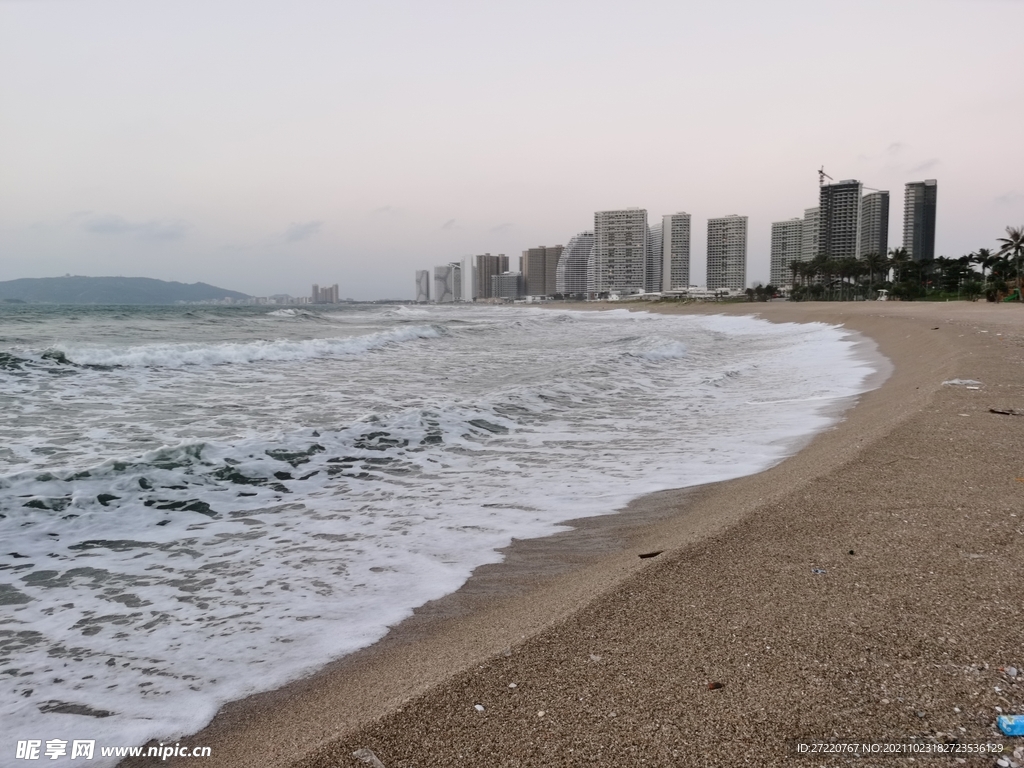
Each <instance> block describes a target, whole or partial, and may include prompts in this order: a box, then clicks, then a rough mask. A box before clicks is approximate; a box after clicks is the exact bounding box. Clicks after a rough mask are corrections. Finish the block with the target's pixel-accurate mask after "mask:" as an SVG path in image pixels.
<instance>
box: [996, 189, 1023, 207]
mask: <svg viewBox="0 0 1024 768" xmlns="http://www.w3.org/2000/svg"><path fill="white" fill-rule="evenodd" d="M1022 200H1024V194H1021V193H1020V192H1018V191H1017V190H1015V189H1014V190H1010V191H1009V192H1007V193H1005V194H1002V195H999V196H998V197H997V198H996V199H995V200H993V202H994V203H995V204H996V205H1010V204H1011V203H1017V202H1020V201H1022Z"/></svg>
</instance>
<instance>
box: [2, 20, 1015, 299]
mask: <svg viewBox="0 0 1024 768" xmlns="http://www.w3.org/2000/svg"><path fill="white" fill-rule="evenodd" d="M54 8H58V9H59V12H55V11H54ZM602 8H603V6H602ZM602 8H599V9H598V11H602ZM608 8H609V9H610V8H611V6H609V7H608ZM233 9H234V6H233V5H231V4H230V3H227V2H224V3H215V4H213V5H212V6H210V7H207V8H205V9H201V8H200V7H199V6H196V5H194V4H188V3H184V4H170V3H166V2H162V0H158V2H155V3H148V4H143V5H139V4H132V3H128V2H124V0H94V1H93V2H90V3H88V4H79V3H72V2H67V1H66V0H54V2H52V3H16V2H15V3H12V2H7V3H0V98H2V99H3V102H4V104H5V107H6V109H5V110H4V114H3V116H2V118H0V119H2V125H3V131H4V136H5V142H4V146H3V147H2V148H0V163H2V164H3V167H4V174H3V178H2V179H0V279H14V278H18V277H37V276H47V275H63V274H65V273H71V274H88V275H140V276H150V277H155V278H161V279H171V280H182V281H185V282H193V281H203V282H207V283H211V284H217V285H226V286H230V287H232V288H234V289H236V290H241V291H244V292H247V293H250V294H253V295H267V294H270V293H278V292H281V291H287V292H288V293H291V294H293V295H304V294H306V293H307V292H308V289H309V285H311V284H312V283H313V282H316V281H317V280H318V279H323V276H324V275H330V276H331V280H332V281H333V280H340V281H341V285H342V291H343V293H345V294H346V295H351V296H352V297H353V298H356V299H373V298H388V297H396V298H398V297H409V296H411V292H412V285H411V284H410V280H409V277H408V276H409V275H410V274H411V273H412V272H413V271H414V270H415V269H416V268H420V267H422V266H423V265H427V264H430V265H436V264H440V263H443V262H445V261H446V260H448V259H450V258H454V257H459V258H461V256H459V255H460V254H471V253H481V252H490V253H506V254H518V253H519V252H521V250H522V249H524V248H528V247H530V246H531V244H535V243H566V242H567V238H569V237H571V236H572V235H573V234H574V233H578V232H582V231H586V230H588V229H589V228H590V227H591V226H592V224H591V222H592V215H593V212H594V211H596V210H610V209H617V208H622V207H626V206H629V205H635V204H636V203H637V202H638V201H639V202H642V203H643V204H645V205H646V207H647V209H648V210H649V211H652V212H655V213H662V212H666V211H676V210H680V208H681V207H682V208H683V209H685V210H687V211H688V212H689V213H690V214H691V216H692V217H693V220H694V222H695V223H694V227H693V232H692V242H691V251H692V253H693V254H694V257H695V258H694V260H693V274H692V275H691V277H690V281H691V282H692V283H696V284H702V283H704V282H705V280H706V276H705V275H704V273H703V260H702V259H701V258H700V255H701V254H703V253H705V252H706V241H705V238H706V232H705V228H704V227H703V226H701V225H700V224H698V223H697V222H702V221H704V220H706V219H708V218H710V217H713V216H717V215H719V214H720V213H721V212H723V211H739V212H742V213H744V214H745V215H747V216H748V217H749V231H750V241H749V250H748V260H749V263H748V266H749V270H748V280H761V281H767V280H768V277H769V251H770V237H769V235H768V233H769V232H770V226H771V224H772V223H773V222H776V221H782V220H786V219H788V218H791V217H793V216H795V215H799V212H800V211H801V210H804V209H806V208H808V207H810V206H814V205H816V203H817V200H816V199H815V197H814V193H815V192H816V189H815V188H814V183H815V180H816V179H815V172H816V171H817V169H818V168H820V167H821V166H822V165H824V166H825V167H826V169H828V171H829V172H830V173H831V174H832V175H833V176H834V177H835V178H837V179H840V178H857V179H862V180H864V183H865V184H867V185H870V186H872V187H875V188H879V189H888V190H890V191H891V197H892V199H891V210H890V212H889V222H890V228H889V232H888V242H889V243H890V247H891V246H892V245H895V244H898V243H900V242H901V233H900V231H899V230H898V229H893V227H898V225H899V224H900V223H901V222H902V220H903V213H904V212H903V204H904V196H903V195H901V194H900V191H901V190H903V189H904V185H905V184H906V183H907V182H908V181H914V180H921V179H927V178H939V179H940V180H941V181H942V185H943V196H942V213H941V214H940V216H939V220H938V224H937V227H936V232H935V255H947V256H960V255H962V254H964V253H969V252H971V251H974V250H977V249H978V248H983V247H987V248H992V247H994V246H995V239H996V238H997V237H999V236H1000V234H1001V233H1002V232H1003V230H1004V228H1005V227H1006V226H1007V225H1013V226H1019V225H1021V224H1024V184H1022V182H1021V181H1020V179H1019V174H1017V173H1016V172H1015V169H1017V168H1020V167H1022V166H1024V147H1022V146H1021V144H1020V142H1019V141H1017V140H1016V133H1017V132H1018V126H1019V125H1020V124H1021V123H1022V121H1024V104H1021V103H1020V101H1019V100H1015V99H1012V98H1008V97H1007V94H1013V93H1016V92H1017V91H1018V90H1019V83H1018V82H1017V81H1018V80H1019V76H1018V74H1017V71H1016V69H1015V68H1014V67H1013V66H1012V65H1011V64H1010V62H1011V61H1012V57H1011V54H1010V53H1009V52H1008V51H1006V50H1003V49H1002V48H1001V47H998V46H993V45H992V44H991V41H992V39H993V35H994V34H995V33H996V31H998V30H1001V29H1012V28H1017V27H1018V26H1019V25H1020V23H1021V22H1024V4H1022V3H1020V2H1005V1H1003V0H978V1H977V2H972V3H966V2H963V1H962V0H934V1H932V2H924V0H902V1H900V2H895V3H893V2H886V3H883V2H880V1H879V0H865V2H864V3H861V4H858V5H856V6H849V5H846V6H842V5H839V6H834V5H822V4H818V3H813V2H810V0H806V1H804V0H784V2H783V3H782V4H781V5H780V4H776V5H773V6H764V5H763V4H755V3H752V2H741V1H740V0H731V2H728V3H725V4H716V5H714V6H707V7H704V6H700V7H691V6H686V7H683V6H680V5H678V4H671V3H667V2H641V3H640V4H639V6H638V7H637V8H636V12H635V13H633V14H630V15H629V16H628V17H626V18H622V17H621V14H613V13H604V12H594V11H593V10H592V9H591V8H589V7H585V6H582V5H581V4H579V3H576V2H573V1H572V0H570V1H569V2H566V3H564V4H558V5H557V6H556V7H551V6H550V5H549V4H543V5H542V4H540V3H535V2H531V1H530V0H526V1H524V2H522V3H517V4H505V5H502V4H494V5H487V6H480V7H474V6H466V5H463V4H458V3H450V2H442V3H440V4H439V5H437V6H431V7H425V6H422V5H418V4H414V3H408V2H385V3H383V4H379V5H376V6H359V7H355V8H352V7H341V6H334V5H331V4H326V3H320V2H312V1H311V0H300V2H299V3H297V4H295V5H293V6H289V7H287V8H286V7H283V6H280V5H278V4H273V3H269V2H265V1H264V0H254V2H253V3H251V4H248V5H247V6H246V12H245V13H244V14H239V13H237V12H235V10H233ZM651 19H658V20H659V23H658V24H655V25H651V23H650V20H651ZM880 19H884V23H879V20H880ZM495 29H500V30H502V36H501V41H500V43H499V44H498V45H499V50H498V51H497V54H498V55H495V54H496V51H495V41H494V34H493V30H495ZM911 30H912V34H911V33H910V31H911ZM866 40H870V41H871V46H872V49H873V50H883V49H884V50H886V51H887V55H886V56H885V57H873V58H872V57H867V58H865V57H861V58H860V59H858V60H857V61H856V63H854V59H850V60H849V63H848V64H847V63H840V64H838V65H836V66H834V67H830V68H828V70H827V71H825V70H824V69H823V68H822V67H821V66H820V56H821V50H820V46H819V45H817V44H812V43H811V41H827V44H828V45H829V46H832V47H837V48H849V49H863V47H864V45H865V42H864V41H866ZM723 46H727V47H728V48H729V49H730V50H735V51H737V52H738V53H737V55H735V56H732V57H729V58H728V59H723V57H721V55H720V54H719V52H720V50H721V49H722V47H723ZM524 47H529V48H530V50H533V51H535V52H536V55H535V56H532V57H530V58H529V60H524V59H523V58H522V57H517V56H515V55H514V52H515V51H517V50H522V49H523V48H524ZM609 49H610V50H614V51H615V52H616V53H615V55H614V56H607V55H603V54H602V51H605V50H609ZM183 50H187V51H188V52H189V54H188V57H187V59H182V57H181V55H180V52H181V51H183ZM225 52H229V53H230V55H227V56H226V55H225ZM978 52H980V53H978ZM371 61H372V62H373V64H372V66H371V65H370V64H368V62H371ZM469 61H472V62H473V65H472V66H469V65H467V63H466V62H469ZM921 61H928V62H929V66H928V67H921V66H920V62H921ZM126 62H130V66H126V65H125V63H126ZM783 82H788V83H791V84H793V85H796V84H799V86H800V87H799V88H794V89H792V90H791V91H790V92H789V95H788V97H787V99H785V100H781V99H778V98H776V97H777V94H778V87H779V84H780V83H783ZM611 88H614V89H616V92H617V93H622V94H623V98H626V97H627V95H628V98H631V99H633V100H634V102H635V103H643V104H645V105H646V107H645V109H646V112H645V116H644V119H643V120H641V121H637V120H635V119H633V118H631V117H628V116H627V115H625V114H621V115H618V114H617V115H615V116H613V117H611V118H609V119H607V120H601V121H594V120H583V119H578V120H571V119H567V120H560V121H559V120H546V121H541V120H530V119H527V117H526V116H527V115H537V114H558V115H567V116H568V115H580V116H583V115H586V114H588V112H589V110H591V109H592V105H594V104H597V103H600V102H601V99H602V98H604V95H605V94H606V93H607V92H609V89H611ZM664 96H667V97H668V98H664ZM851 103H856V104H858V105H860V106H861V108H862V110H863V109H869V110H870V111H871V112H872V113H874V114H879V115H885V116H886V118H885V119H880V120H876V121H871V122H870V123H865V122H858V121H852V120H850V118H849V112H848V109H846V108H845V107H846V106H848V105H849V104H851ZM751 114H756V115H757V116H758V117H757V119H756V120H751V119H750V115H751ZM924 116H927V117H924ZM966 116H969V118H970V119H967V117H966ZM540 179H544V180H545V183H544V184H541V183H540V182H539V180H540Z"/></svg>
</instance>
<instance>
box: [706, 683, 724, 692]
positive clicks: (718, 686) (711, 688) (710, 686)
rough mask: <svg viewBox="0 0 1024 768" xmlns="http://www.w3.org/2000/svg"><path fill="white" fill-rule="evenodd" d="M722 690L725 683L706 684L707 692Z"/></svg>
mask: <svg viewBox="0 0 1024 768" xmlns="http://www.w3.org/2000/svg"><path fill="white" fill-rule="evenodd" d="M722 688H725V683H708V690H709V691H719V690H721V689H722Z"/></svg>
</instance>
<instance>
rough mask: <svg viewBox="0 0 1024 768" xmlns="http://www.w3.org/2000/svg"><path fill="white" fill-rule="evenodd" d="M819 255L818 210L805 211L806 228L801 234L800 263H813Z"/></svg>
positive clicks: (806, 209)
mask: <svg viewBox="0 0 1024 768" xmlns="http://www.w3.org/2000/svg"><path fill="white" fill-rule="evenodd" d="M817 255H818V209H817V208H805V209H804V226H803V231H802V234H801V245H800V261H813V260H814V257H815V256H817Z"/></svg>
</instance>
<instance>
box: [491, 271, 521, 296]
mask: <svg viewBox="0 0 1024 768" xmlns="http://www.w3.org/2000/svg"><path fill="white" fill-rule="evenodd" d="M522 288H523V276H522V275H521V274H520V273H519V272H503V273H501V274H500V275H492V276H491V295H492V297H493V298H495V299H518V298H519V297H521V296H522V295H523V290H522Z"/></svg>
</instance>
